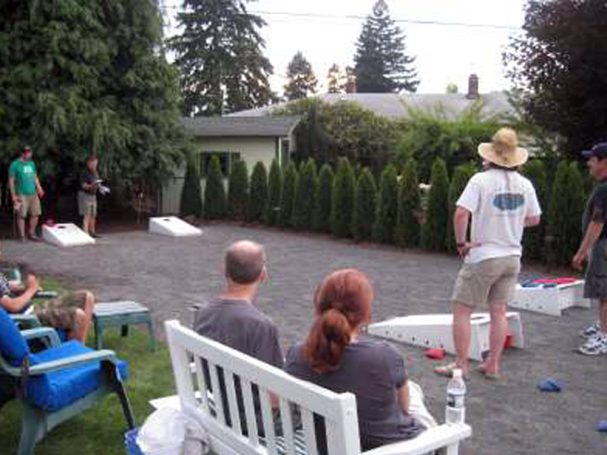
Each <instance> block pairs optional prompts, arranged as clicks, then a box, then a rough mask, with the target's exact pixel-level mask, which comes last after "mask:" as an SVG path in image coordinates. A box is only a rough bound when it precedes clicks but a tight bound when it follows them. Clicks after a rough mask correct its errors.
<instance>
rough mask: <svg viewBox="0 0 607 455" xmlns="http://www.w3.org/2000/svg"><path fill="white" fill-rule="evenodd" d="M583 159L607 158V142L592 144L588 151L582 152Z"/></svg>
mask: <svg viewBox="0 0 607 455" xmlns="http://www.w3.org/2000/svg"><path fill="white" fill-rule="evenodd" d="M582 156H583V157H584V158H592V157H593V156H595V157H597V158H598V159H599V160H602V159H604V158H607V142H599V143H597V144H594V145H593V146H592V148H591V149H590V150H584V151H583V152H582Z"/></svg>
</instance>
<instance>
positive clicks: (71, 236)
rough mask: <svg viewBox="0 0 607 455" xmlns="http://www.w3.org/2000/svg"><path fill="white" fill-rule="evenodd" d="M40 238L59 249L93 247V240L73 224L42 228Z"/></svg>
mask: <svg viewBox="0 0 607 455" xmlns="http://www.w3.org/2000/svg"><path fill="white" fill-rule="evenodd" d="M42 238H43V239H44V240H45V241H46V242H48V243H50V244H53V245H57V246H60V247H70V246H82V245H94V244H95V239H94V238H93V237H91V236H90V235H88V234H87V233H86V232H84V231H83V230H82V229H80V228H79V227H78V226H76V225H75V224H73V223H60V224H54V225H52V226H47V225H44V226H42Z"/></svg>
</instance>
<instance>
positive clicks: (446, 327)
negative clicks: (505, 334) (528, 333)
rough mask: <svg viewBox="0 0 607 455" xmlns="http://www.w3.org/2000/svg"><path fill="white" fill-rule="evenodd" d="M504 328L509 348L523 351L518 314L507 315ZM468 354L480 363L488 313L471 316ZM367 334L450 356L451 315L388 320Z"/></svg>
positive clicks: (485, 348) (485, 345) (486, 343)
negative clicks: (510, 345)
mask: <svg viewBox="0 0 607 455" xmlns="http://www.w3.org/2000/svg"><path fill="white" fill-rule="evenodd" d="M507 315H508V327H509V330H510V333H511V334H512V337H513V339H512V346H513V347H517V348H523V346H524V340H523V329H522V326H521V316H520V314H519V313H508V314H507ZM471 323H472V331H471V338H470V354H469V357H470V358H471V359H473V360H478V361H482V360H483V352H485V351H488V350H489V313H474V314H472V319H471ZM367 332H368V333H369V334H370V335H374V336H377V337H380V338H386V339H388V340H392V341H397V342H399V343H406V344H412V345H415V346H421V347H424V348H443V349H445V351H447V352H449V353H451V354H454V353H455V348H454V346H453V315H452V314H420V315H414V316H405V317H400V318H393V319H388V320H386V321H383V322H377V323H375V324H371V325H370V326H369V327H368V329H367Z"/></svg>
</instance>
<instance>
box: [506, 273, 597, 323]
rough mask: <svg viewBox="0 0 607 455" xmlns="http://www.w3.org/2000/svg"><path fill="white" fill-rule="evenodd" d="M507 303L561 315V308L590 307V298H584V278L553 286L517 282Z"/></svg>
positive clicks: (529, 309) (520, 307)
mask: <svg viewBox="0 0 607 455" xmlns="http://www.w3.org/2000/svg"><path fill="white" fill-rule="evenodd" d="M509 305H510V306H511V307H513V308H519V309H522V310H528V311H534V312H536V313H543V314H549V315H552V316H561V314H562V313H563V310H565V309H567V308H571V307H581V308H590V307H591V303H590V300H589V299H585V298H584V280H577V281H575V282H574V283H568V284H559V285H556V286H554V287H542V286H539V287H523V286H521V285H520V284H519V285H517V286H516V295H515V296H514V299H513V300H512V301H511V302H510V303H509Z"/></svg>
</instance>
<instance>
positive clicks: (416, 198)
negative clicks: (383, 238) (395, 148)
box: [394, 158, 422, 248]
mask: <svg viewBox="0 0 607 455" xmlns="http://www.w3.org/2000/svg"><path fill="white" fill-rule="evenodd" d="M421 206H422V203H421V194H420V191H419V180H418V178H417V163H416V162H415V160H414V159H412V158H411V159H409V160H408V161H407V163H406V164H405V167H404V169H403V174H402V175H401V180H400V184H399V185H398V213H397V219H396V228H395V231H394V238H395V243H396V244H397V245H398V246H400V247H403V248H412V247H416V246H419V243H420V225H419V219H420V216H421V210H422V208H421Z"/></svg>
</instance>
